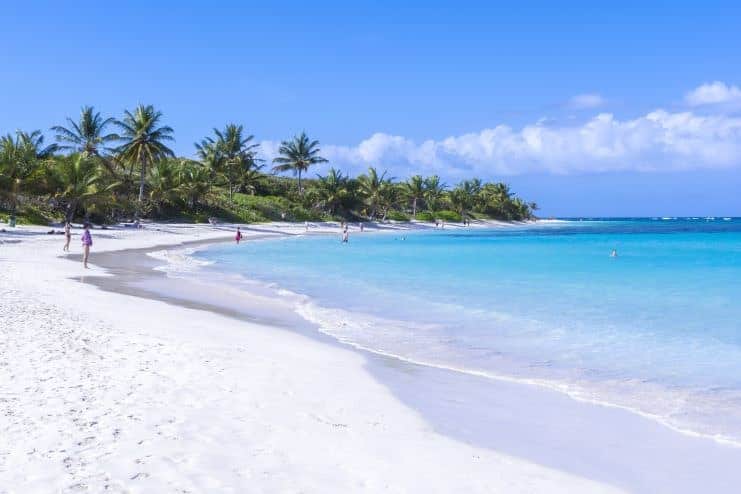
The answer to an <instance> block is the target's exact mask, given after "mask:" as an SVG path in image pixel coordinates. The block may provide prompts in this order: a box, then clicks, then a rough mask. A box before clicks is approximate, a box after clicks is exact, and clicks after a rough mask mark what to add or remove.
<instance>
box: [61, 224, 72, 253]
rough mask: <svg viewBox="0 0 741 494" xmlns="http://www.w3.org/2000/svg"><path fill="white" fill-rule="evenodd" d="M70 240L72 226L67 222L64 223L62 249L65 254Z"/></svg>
mask: <svg viewBox="0 0 741 494" xmlns="http://www.w3.org/2000/svg"><path fill="white" fill-rule="evenodd" d="M70 240H72V226H71V225H70V224H69V221H66V222H65V223H64V248H63V249H62V250H63V251H65V252H69V242H70Z"/></svg>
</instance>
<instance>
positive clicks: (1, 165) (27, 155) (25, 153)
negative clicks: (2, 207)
mask: <svg viewBox="0 0 741 494" xmlns="http://www.w3.org/2000/svg"><path fill="white" fill-rule="evenodd" d="M56 149H57V146H56V145H54V144H52V145H49V146H44V136H43V135H42V134H41V131H40V130H35V131H33V132H30V133H29V132H22V131H17V132H16V134H15V137H13V136H12V135H11V134H7V135H5V136H3V137H1V138H0V195H2V196H5V197H7V198H8V199H9V202H10V217H11V221H12V222H15V213H16V208H17V205H18V194H19V192H20V189H21V185H22V184H23V183H24V182H25V181H26V180H27V179H28V178H29V177H30V176H31V175H32V174H33V173H34V172H35V171H36V170H37V169H38V168H39V164H40V163H41V162H42V161H43V160H45V159H48V158H50V157H51V156H52V154H53V153H54V151H56Z"/></svg>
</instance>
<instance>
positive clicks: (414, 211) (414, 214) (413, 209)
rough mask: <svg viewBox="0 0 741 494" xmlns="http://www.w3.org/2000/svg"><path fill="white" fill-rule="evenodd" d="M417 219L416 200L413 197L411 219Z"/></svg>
mask: <svg viewBox="0 0 741 494" xmlns="http://www.w3.org/2000/svg"><path fill="white" fill-rule="evenodd" d="M416 217H417V198H416V197H415V198H414V199H413V200H412V218H416Z"/></svg>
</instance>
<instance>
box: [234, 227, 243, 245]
mask: <svg viewBox="0 0 741 494" xmlns="http://www.w3.org/2000/svg"><path fill="white" fill-rule="evenodd" d="M234 240H236V241H237V243H239V241H240V240H242V231H241V230H240V229H239V227H237V234H236V235H235V236H234Z"/></svg>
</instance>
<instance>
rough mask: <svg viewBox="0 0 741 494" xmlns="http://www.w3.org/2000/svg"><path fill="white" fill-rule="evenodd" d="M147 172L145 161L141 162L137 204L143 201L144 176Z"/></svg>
mask: <svg viewBox="0 0 741 494" xmlns="http://www.w3.org/2000/svg"><path fill="white" fill-rule="evenodd" d="M146 172H147V161H146V160H142V169H141V172H140V174H139V204H141V202H142V201H143V200H144V176H145V174H146Z"/></svg>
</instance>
